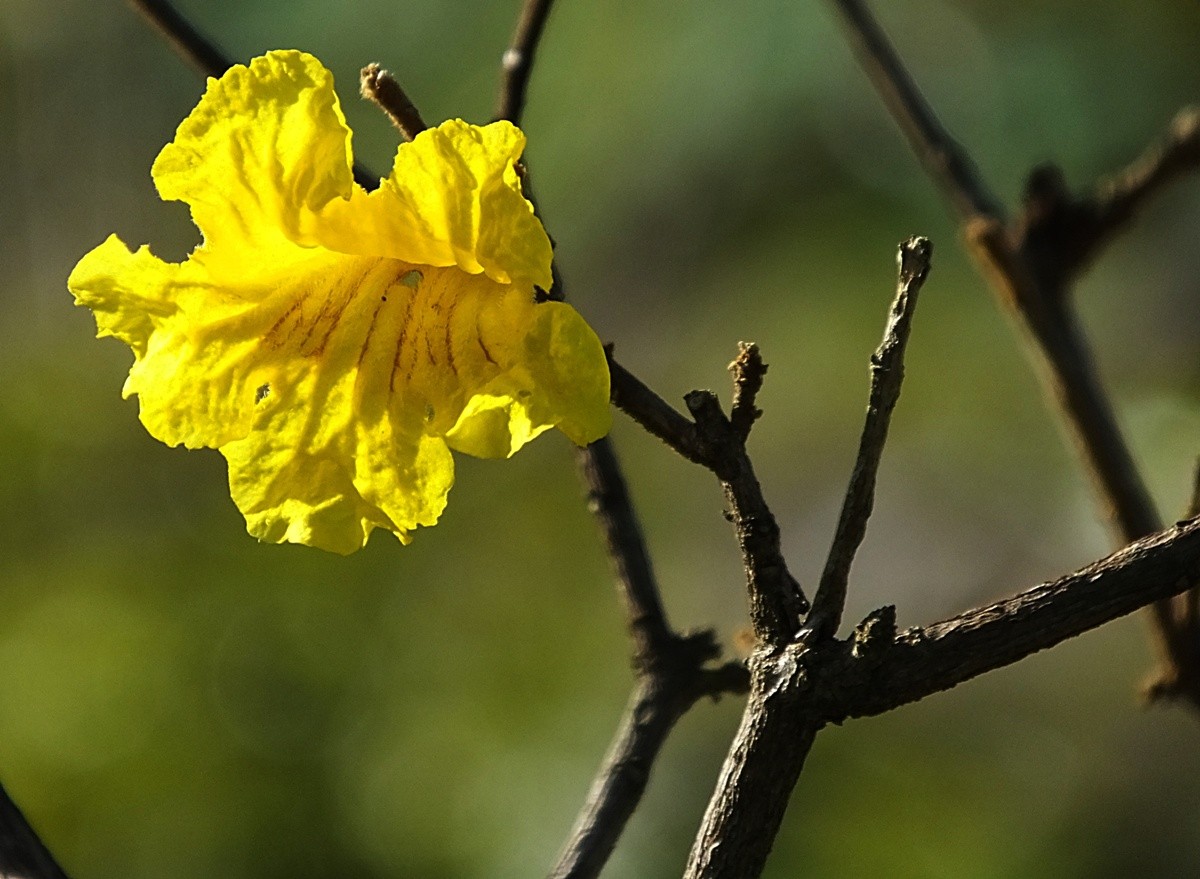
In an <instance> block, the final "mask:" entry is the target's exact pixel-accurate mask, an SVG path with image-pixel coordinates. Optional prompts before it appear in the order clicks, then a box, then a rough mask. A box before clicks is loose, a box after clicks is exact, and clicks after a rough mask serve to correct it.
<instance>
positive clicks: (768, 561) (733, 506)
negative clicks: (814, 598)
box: [684, 391, 808, 645]
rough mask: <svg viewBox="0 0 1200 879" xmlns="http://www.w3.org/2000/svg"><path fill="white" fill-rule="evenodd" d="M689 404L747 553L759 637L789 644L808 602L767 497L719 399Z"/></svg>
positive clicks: (695, 398) (699, 398)
mask: <svg viewBox="0 0 1200 879" xmlns="http://www.w3.org/2000/svg"><path fill="white" fill-rule="evenodd" d="M684 401H685V402H686V403H687V407H688V410H689V411H690V412H691V413H692V416H693V417H694V418H695V419H696V432H697V435H698V436H699V438H700V441H701V447H702V448H703V449H705V462H706V463H705V465H706V466H707V467H709V469H711V470H712V471H713V473H714V474H715V475H716V477H717V478H718V479H719V480H720V481H721V487H722V488H723V489H724V490H725V501H726V503H727V504H728V506H729V511H728V516H729V520H730V521H731V522H732V523H733V528H734V532H735V534H736V535H737V541H738V545H739V546H740V547H741V550H742V567H743V568H744V569H745V572H746V589H747V593H748V597H749V602H750V622H751V624H752V625H753V626H754V634H755V636H756V637H757V638H758V640H759V641H760V642H761V643H763V644H772V645H781V644H786V643H788V642H790V641H791V640H792V639H793V638H795V636H796V633H797V631H799V627H800V618H801V617H802V616H803V615H804V613H805V612H806V611H807V610H808V599H807V598H805V596H804V592H803V590H802V589H801V588H800V584H799V583H798V582H797V581H796V578H795V577H793V576H792V575H791V572H789V571H788V567H787V562H785V561H784V558H783V551H782V549H781V547H780V534H779V523H778V522H777V521H776V520H775V516H774V514H773V513H772V512H771V510H770V507H768V506H767V502H766V499H765V498H764V497H763V494H762V487H761V486H760V485H759V483H758V477H757V476H755V474H754V466H753V465H752V464H751V462H750V456H749V455H747V454H746V446H745V444H744V443H743V442H742V438H741V436H740V435H739V434H738V431H737V429H736V428H735V427H734V425H733V423H732V422H731V421H730V420H729V419H728V418H726V417H725V413H724V412H722V411H721V404H720V403H718V402H717V398H716V396H715V395H714V394H713V393H712V392H711V391H692V392H691V393H689V394H688V395H687V396H686V397H684Z"/></svg>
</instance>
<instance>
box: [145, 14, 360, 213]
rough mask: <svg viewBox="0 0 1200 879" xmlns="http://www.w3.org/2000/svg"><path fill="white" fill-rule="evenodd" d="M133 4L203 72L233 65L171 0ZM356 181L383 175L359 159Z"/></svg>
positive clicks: (217, 72) (216, 75)
mask: <svg viewBox="0 0 1200 879" xmlns="http://www.w3.org/2000/svg"><path fill="white" fill-rule="evenodd" d="M129 4H130V5H131V6H132V7H133V8H134V9H135V10H137V11H138V12H140V13H141V14H142V17H143V18H144V19H145V20H146V21H147V22H148V23H149V24H150V25H151V26H152V27H153V28H154V29H155V30H157V31H158V32H159V34H161V35H162V37H163V39H165V40H166V41H167V42H168V43H170V44H171V48H172V49H174V50H175V54H176V55H178V56H179V57H180V58H182V59H183V60H184V61H186V62H188V63H189V64H191V65H192V66H193V67H195V68H196V69H197V70H198V71H200V73H201V74H202V75H204V76H211V77H213V78H214V79H217V78H219V77H220V76H221V74H223V73H224V72H225V71H226V70H228V69H229V68H230V67H232V66H233V61H232V60H230V58H229V55H228V54H226V53H225V52H223V51H221V48H220V47H219V46H218V45H217V44H216V43H214V42H213V41H212V40H210V39H208V37H206V36H204V35H203V34H202V33H200V31H199V30H197V29H196V27H195V26H194V25H193V24H192V23H191V22H189V21H188V20H187V19H186V18H184V17H183V15H182V14H181V13H180V12H179V10H177V9H176V8H175V6H174V5H173V4H172V3H170V2H169V0H129ZM354 182H355V183H357V184H358V185H359V186H361V187H362V188H363V189H367V190H371V189H374V188H375V187H377V186H378V185H379V175H378V174H373V173H371V171H370V169H369V168H367V167H366V166H365V165H363V164H362V163H361V162H358V161H355V163H354Z"/></svg>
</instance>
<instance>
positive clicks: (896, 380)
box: [806, 238, 933, 643]
mask: <svg viewBox="0 0 1200 879" xmlns="http://www.w3.org/2000/svg"><path fill="white" fill-rule="evenodd" d="M932 254H933V247H932V245H931V244H930V243H929V239H927V238H910V239H909V240H908V241H905V242H904V243H903V244H901V245H900V254H899V262H900V280H899V283H898V284H897V289H896V298H895V301H893V302H892V308H891V311H890V312H889V314H888V323H887V327H886V328H885V329H884V333H883V341H882V342H880V343H879V348H878V349H877V350H876V351H875V354H874V356H873V357H872V358H871V394H870V402H869V403H868V404H867V418H866V423H865V424H864V425H863V431H862V438H861V440H860V441H859V445H858V458H857V460H855V462H854V472H853V474H852V475H851V477H850V486H849V488H847V490H846V499H845V502H844V503H843V504H842V512H841V515H840V516H839V518H838V524H837V531H836V532H835V534H834V538H833V545H832V546H831V547H830V549H829V556H828V558H827V559H826V561H825V570H824V572H823V573H822V574H821V582H820V585H819V586H818V587H817V594H816V595H815V596H813V609H812V613H810V614H809V617H808V620H807V621H806V622H807V625H806V627H807V628H808V629H811V630H812V633H813V637H814V638H816V639H817V640H818V641H819V640H821V639H824V638H829V637H832V636H833V635H834V634H836V632H837V628H838V626H839V625H840V624H841V621H842V610H843V609H844V607H845V605H846V588H847V584H848V583H849V580H850V566H851V564H853V562H854V555H855V553H857V552H858V547H859V546H860V545H861V544H862V541H863V537H864V536H865V535H866V533H867V520H868V519H870V518H871V509H872V507H873V506H874V503H875V477H876V474H877V473H878V472H879V462H880V460H881V459H882V458H883V447H884V445H885V444H886V443H887V435H888V426H889V424H890V423H891V418H892V410H893V409H894V408H895V406H896V401H897V400H899V399H900V386H901V383H902V382H903V381H904V348H905V345H906V344H907V343H908V335H909V332H910V331H911V329H912V318H913V313H914V311H915V310H916V307H917V295H918V294H919V293H920V291H921V286H922V285H923V284H924V283H925V278H926V276H928V274H929V261H930V258H931V256H932ZM814 643H816V642H814Z"/></svg>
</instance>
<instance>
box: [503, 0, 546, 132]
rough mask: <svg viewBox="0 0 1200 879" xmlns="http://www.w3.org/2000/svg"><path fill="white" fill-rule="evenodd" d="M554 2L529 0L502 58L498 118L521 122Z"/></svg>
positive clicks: (522, 9) (515, 122) (526, 1)
mask: <svg viewBox="0 0 1200 879" xmlns="http://www.w3.org/2000/svg"><path fill="white" fill-rule="evenodd" d="M553 5H554V0H525V5H524V6H523V7H522V8H521V17H520V18H519V19H518V20H517V29H516V31H515V32H514V33H513V37H512V42H511V43H509V46H508V50H507V51H505V53H504V58H503V59H502V61H501V67H502V69H503V81H502V82H501V85H500V94H499V95H498V96H497V98H496V115H495V118H497V119H507V120H508V121H509V122H512V123H514V124H519V123H520V120H521V114H522V112H523V111H524V110H525V92H526V90H527V89H528V87H529V77H530V75H531V74H532V73H533V59H534V55H535V54H536V52H537V46H538V41H539V40H540V39H541V37H542V31H543V29H544V28H545V27H546V19H547V18H549V17H550V8H551V7H552V6H553Z"/></svg>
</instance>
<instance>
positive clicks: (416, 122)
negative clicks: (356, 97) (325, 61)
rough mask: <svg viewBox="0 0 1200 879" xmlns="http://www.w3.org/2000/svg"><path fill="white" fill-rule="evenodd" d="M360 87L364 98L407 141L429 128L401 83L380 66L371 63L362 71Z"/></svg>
mask: <svg viewBox="0 0 1200 879" xmlns="http://www.w3.org/2000/svg"><path fill="white" fill-rule="evenodd" d="M359 87H360V90H361V91H362V96H363V97H364V98H366V99H367V100H368V101H371V102H372V103H373V104H375V106H377V107H378V108H379V109H380V110H382V111H383V112H384V113H385V114H386V115H387V117H388V119H390V120H392V125H394V126H395V127H396V130H397V131H398V132H400V134H401V136H402V137H403V138H404V139H405V140H412V139H413V138H414V137H416V136H417V135H418V134H420V133H421V132H422V131H424V130H425V129H426V128H428V127H429V126H427V125H426V124H425V120H424V119H422V118H421V113H420V111H419V110H417V108H416V106H415V105H414V104H413V102H412V101H411V100H409V97H408V95H407V94H406V93H405V91H404V89H402V88H401V87H400V83H398V82H396V80H395V78H394V77H393V76H392V75H391V74H390V73H389V72H388V71H386V70H384V69H383V68H382V67H380V66H379V65H378V64H375V63H371V64H368V65H367V66H366V67H364V68H363V69H362V73H360V74H359Z"/></svg>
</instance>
